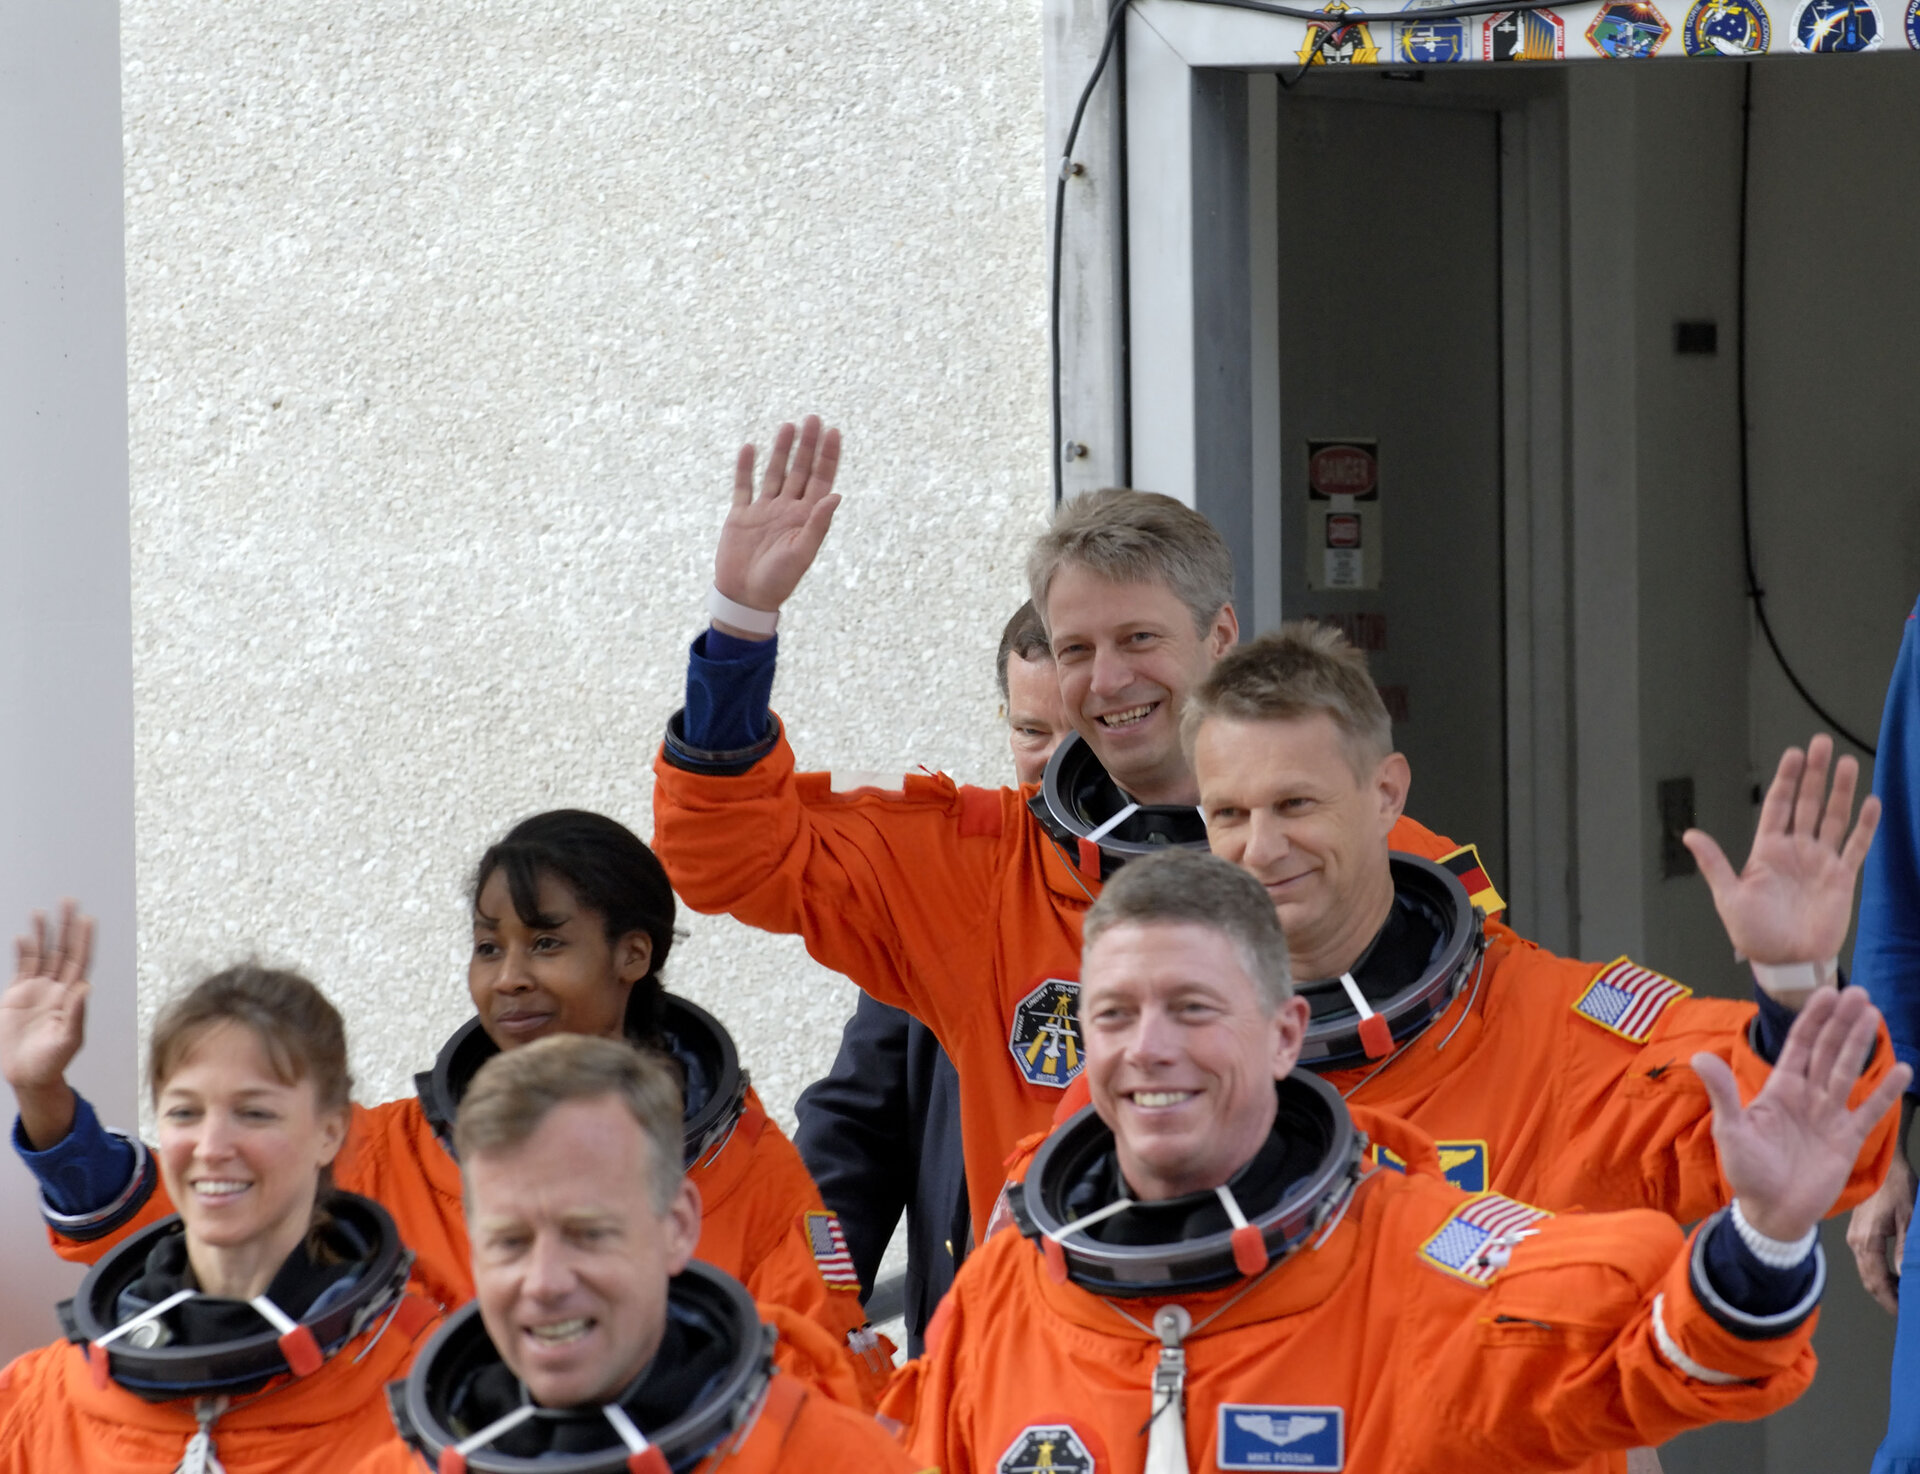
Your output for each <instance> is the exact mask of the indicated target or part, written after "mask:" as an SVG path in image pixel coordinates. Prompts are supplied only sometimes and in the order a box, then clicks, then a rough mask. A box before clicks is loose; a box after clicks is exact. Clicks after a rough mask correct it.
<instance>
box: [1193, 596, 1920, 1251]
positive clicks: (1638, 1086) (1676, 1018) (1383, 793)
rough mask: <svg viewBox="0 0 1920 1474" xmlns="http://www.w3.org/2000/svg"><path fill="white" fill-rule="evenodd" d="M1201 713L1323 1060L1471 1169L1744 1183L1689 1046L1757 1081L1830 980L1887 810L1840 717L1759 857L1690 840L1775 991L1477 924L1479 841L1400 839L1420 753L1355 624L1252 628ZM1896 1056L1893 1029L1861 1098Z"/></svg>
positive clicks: (1557, 1184) (1492, 1185)
mask: <svg viewBox="0 0 1920 1474" xmlns="http://www.w3.org/2000/svg"><path fill="white" fill-rule="evenodd" d="M1186 722H1187V735H1188V738H1189V741H1190V747H1191V752H1192V756H1193V763H1194V770H1195V773H1196V776H1197V778H1198V780H1199V784H1200V792H1201V806H1202V810H1203V812H1204V814H1205V816H1206V820H1207V828H1208V835H1209V838H1210V839H1211V841H1212V848H1213V852H1214V853H1215V854H1217V855H1220V856H1222V857H1223V858H1225V859H1228V860H1231V861H1233V862H1234V863H1236V864H1238V865H1240V866H1242V867H1243V868H1244V869H1246V870H1247V871H1248V872H1249V873H1251V874H1252V875H1253V876H1254V877H1255V878H1256V879H1258V880H1260V881H1261V882H1262V883H1263V884H1264V885H1265V886H1266V888H1267V891H1268V893H1269V894H1270V895H1272V897H1273V898H1274V904H1275V907H1276V908H1277V910H1278V912H1279V916H1280V921H1281V924H1282V925H1283V926H1284V927H1285V928H1286V932H1287V941H1288V945H1289V947H1290V948H1291V951H1292V967H1293V973H1294V976H1295V978H1296V979H1298V980H1299V981H1298V983H1297V986H1298V987H1299V989H1300V991H1301V994H1302V995H1303V996H1304V997H1305V998H1306V1000H1307V1002H1308V1003H1309V1005H1310V1006H1311V1008H1312V1015H1313V1016H1312V1023H1311V1025H1310V1026H1309V1028H1308V1031H1307V1036H1306V1040H1305V1043H1304V1046H1303V1055H1302V1061H1301V1062H1302V1063H1303V1064H1304V1065H1306V1066H1308V1067H1309V1068H1311V1069H1313V1070H1314V1071H1315V1072H1316V1073H1318V1074H1320V1075H1321V1076H1322V1077H1323V1078H1324V1079H1325V1080H1326V1081H1327V1082H1328V1083H1329V1084H1331V1085H1332V1086H1334V1088H1335V1089H1337V1090H1338V1091H1339V1092H1340V1094H1341V1095H1342V1096H1343V1097H1344V1098H1348V1099H1351V1100H1352V1101H1354V1102H1355V1103H1356V1104H1364V1105H1366V1106H1368V1107H1370V1108H1371V1109H1373V1110H1375V1111H1381V1112H1388V1113H1391V1114H1393V1115H1397V1116H1400V1117H1402V1118H1403V1119H1405V1120H1407V1121H1409V1122H1411V1123H1412V1124H1413V1125H1415V1126H1417V1127H1419V1128H1420V1129H1421V1130H1422V1131H1423V1132H1425V1133H1426V1134H1427V1135H1429V1136H1432V1137H1434V1138H1435V1139H1436V1140H1437V1142H1438V1144H1439V1150H1440V1156H1441V1162H1442V1165H1443V1167H1444V1168H1445V1170H1446V1171H1447V1174H1448V1176H1449V1177H1450V1178H1451V1179H1452V1180H1453V1181H1454V1183H1455V1185H1456V1186H1460V1187H1464V1188H1466V1189H1468V1190H1469V1191H1481V1190H1487V1189H1491V1190H1493V1191H1496V1192H1501V1193H1505V1194H1507V1195H1509V1196H1513V1197H1519V1198H1524V1199H1526V1200H1527V1201H1529V1202H1534V1203H1538V1204H1540V1205H1542V1206H1543V1207H1548V1208H1553V1209H1560V1208H1571V1207H1584V1208H1590V1209H1596V1210H1600V1209H1615V1208H1653V1209H1657V1210H1658V1211H1660V1212H1662V1213H1666V1214H1669V1215H1671V1216H1672V1217H1674V1218H1675V1219H1677V1220H1679V1221H1680V1222H1682V1223H1687V1222H1692V1221H1693V1220H1695V1219H1698V1218H1701V1217H1703V1216H1704V1215H1706V1214H1707V1213H1710V1212H1712V1211H1713V1210H1714V1209H1715V1208H1718V1207H1721V1206H1723V1205H1724V1204H1725V1203H1726V1202H1727V1201H1728V1184H1727V1181H1726V1178H1725V1176H1724V1175H1723V1174H1722V1172H1721V1171H1720V1167H1719V1163H1718V1161H1717V1158H1716V1154H1715V1151H1714V1146H1713V1139H1712V1132H1711V1115H1710V1111H1709V1102H1708V1097H1707V1094H1706V1091H1705V1089H1704V1088H1703V1086H1702V1082H1701V1080H1700V1077H1699V1076H1698V1074H1697V1073H1696V1072H1695V1071H1694V1070H1693V1068H1692V1067H1691V1065H1690V1064H1689V1060H1690V1059H1691V1058H1692V1057H1693V1056H1694V1055H1695V1054H1696V1053H1697V1052H1700V1051H1706V1052H1709V1053H1712V1054H1714V1055H1716V1056H1718V1057H1719V1058H1721V1059H1722V1060H1724V1061H1726V1062H1727V1063H1728V1064H1729V1065H1730V1066H1731V1068H1732V1070H1733V1074H1734V1077H1735V1078H1736V1080H1737V1081H1738V1082H1739V1086H1740V1090H1741V1093H1742V1095H1743V1096H1746V1097H1748V1098H1751V1097H1752V1096H1753V1095H1754V1094H1756V1093H1757V1092H1758V1091H1759V1089H1760V1087H1761V1086H1762V1085H1763V1084H1764V1083H1765V1080H1766V1078H1767V1074H1768V1071H1769V1069H1770V1063H1769V1062H1770V1061H1771V1060H1772V1059H1773V1058H1774V1057H1775V1056H1776V1055H1777V1054H1778V1052H1779V1049H1780V1047H1781V1043H1782V1041H1783V1039H1784V1037H1785V1035H1786V1032H1787V1029H1788V1027H1789V1026H1790V1025H1791V1022H1792V1017H1793V1013H1794V1011H1795V1010H1797V1009H1798V1008H1799V1007H1800V1006H1802V1005H1803V1004H1804V1002H1805V1001H1806V999H1807V998H1808V997H1810V996H1811V991H1810V990H1811V987H1812V985H1813V984H1815V983H1816V982H1818V983H1819V985H1820V986H1822V987H1825V988H1828V989H1829V990H1830V988H1831V984H1832V981H1833V978H1834V972H1835V969H1834V965H1833V962H1832V959H1833V958H1834V956H1835V954H1837V953H1838V951H1839V949H1840V943H1841V941H1842V940H1843V939H1844V938H1845V936H1846V931H1847V926H1848V924H1849V920H1850V916H1851V910H1852V901H1853V893H1854V887H1855V884H1856V882H1857V879H1858V876H1859V870H1860V864H1861V861H1862V860H1863V859H1864V857H1865V855H1866V850H1867V844H1868V842H1869V841H1870V840H1871V838H1872V836H1873V830H1874V825H1875V822H1876V820H1877V817H1878V805H1877V803H1876V801H1874V800H1873V799H1871V798H1869V799H1868V800H1867V802H1866V804H1864V805H1863V806H1862V809H1861V814H1860V819H1859V822H1858V824H1857V825H1855V826H1853V828H1852V832H1851V834H1849V833H1848V817H1849V814H1850V812H1851V808H1852V801H1853V792H1854V784H1855V780H1856V777H1857V765H1856V764H1855V763H1854V762H1853V760H1852V759H1851V758H1849V759H1846V760H1844V761H1843V762H1842V763H1841V764H1840V765H1839V767H1838V770H1837V772H1836V773H1835V775H1834V782H1833V788H1832V793H1831V796H1829V795H1828V791H1827V771H1828V762H1829V759H1830V756H1831V751H1832V747H1831V743H1829V742H1828V741H1827V740H1826V739H1824V738H1816V739H1815V741H1814V743H1813V744H1812V745H1811V751H1810V752H1809V754H1808V755H1807V756H1806V758H1805V760H1804V762H1803V761H1802V759H1801V755H1800V754H1799V753H1798V752H1793V751H1790V752H1789V753H1788V754H1787V756H1786V757H1785V758H1783V759H1782V762H1781V766H1780V771H1779V773H1778V774H1777V775H1776V777H1775V779H1774V783H1773V786H1772V789H1771V791H1770V793H1769V795H1768V797H1767V801H1766V804H1765V806H1764V807H1763V809H1762V812H1761V816H1760V821H1759V826H1758V829H1757V831H1756V833H1755V837H1754V845H1753V851H1752V855H1751V857H1750V858H1749V860H1748V863H1747V868H1746V871H1745V873H1744V874H1742V875H1740V876H1735V874H1734V873H1733V870H1732V868H1731V866H1730V865H1728V864H1727V862H1726V860H1725V858H1724V857H1723V856H1722V855H1721V852H1720V849H1719V847H1718V846H1717V845H1715V844H1714V842H1713V841H1712V840H1711V839H1709V838H1708V837H1707V836H1706V835H1704V834H1702V833H1700V832H1698V831H1694V832H1693V833H1691V834H1690V835H1689V836H1688V843H1689V845H1690V846H1691V847H1692V848H1693V850H1694V852H1695V854H1696V855H1697V856H1699V858H1700V861H1701V868H1702V870H1703V871H1704V872H1705V874H1706V876H1707V878H1708V880H1709V883H1710V884H1711V886H1712V889H1713V895H1714V902H1715V904H1716V906H1717V907H1718V909H1719V912H1720V916H1721V920H1722V922H1723V924H1724V925H1725V927H1726V930H1727V935H1728V938H1729V940H1730V941H1731V942H1732V944H1733V947H1734V949H1735V952H1736V955H1740V956H1744V957H1747V958H1749V959H1751V960H1752V961H1753V963H1754V971H1755V975H1756V979H1757V981H1758V983H1759V985H1760V986H1759V987H1758V989H1757V992H1758V998H1757V1003H1743V1002H1733V1001H1730V1000H1723V999H1707V998H1694V997H1692V996H1690V991H1689V990H1688V989H1687V988H1685V987H1684V986H1682V985H1681V984H1679V983H1676V982H1674V981H1673V980H1672V979H1670V978H1667V977H1664V976H1662V975H1661V974H1659V973H1656V972H1653V971H1651V970H1650V969H1647V968H1644V967H1640V966H1639V965H1637V964H1635V963H1633V962H1631V961H1629V960H1628V959H1627V958H1624V957H1622V958H1619V959H1617V960H1615V961H1614V962H1611V963H1607V964H1604V965H1600V966H1596V965H1595V964H1593V963H1590V962H1579V961H1575V960H1571V959H1565V958H1559V957H1555V956H1553V955H1552V954H1551V953H1549V952H1545V951H1543V950H1541V949H1540V948H1539V947H1536V946H1535V945H1534V944H1533V943H1531V942H1528V941H1526V940H1525V939H1524V938H1522V937H1519V936H1517V935H1515V934H1514V932H1513V931H1512V930H1510V929H1509V928H1508V927H1506V926H1504V925H1502V924H1500V923H1499V922H1497V921H1493V920H1486V921H1485V922H1484V925H1482V924H1480V921H1479V915H1480V913H1490V912H1496V911H1498V910H1499V909H1500V905H1501V903H1500V901H1499V898H1498V896H1497V895H1495V894H1494V892H1493V887H1492V885H1491V883H1490V882H1489V881H1488V880H1487V878H1486V876H1485V875H1484V873H1482V872H1481V871H1479V869H1478V864H1477V859H1476V858H1475V857H1474V855H1473V852H1472V851H1471V850H1468V851H1466V852H1464V853H1463V854H1462V855H1459V856H1456V857H1455V858H1454V859H1453V860H1452V861H1451V862H1448V863H1445V864H1441V865H1434V864H1431V863H1428V862H1426V861H1422V860H1419V859H1416V858H1414V857H1412V856H1409V855H1405V854H1391V853H1390V852H1391V851H1393V850H1395V849H1400V848H1403V847H1404V836H1405V835H1406V834H1407V833H1408V821H1406V820H1405V819H1404V818H1403V817H1402V815H1401V806H1402V805H1403V803H1404V802H1405V799H1406V794H1407V786H1408V781H1409V774H1408V769H1407V764H1406V759H1405V758H1404V757H1402V756H1400V755H1399V754H1397V753H1394V752H1393V749H1392V739H1391V728H1390V726H1389V723H1388V718H1387V713H1386V709H1385V707H1384V706H1383V705H1382V704H1381V701H1380V697H1379V694H1378V692H1377V691H1376V690H1375V689H1374V686H1373V682H1372V680H1371V678H1370V677H1369V676H1368V674H1367V670H1366V662H1365V657H1364V656H1362V655H1361V654H1360V653H1359V652H1358V651H1356V650H1354V649H1353V648H1352V646H1350V645H1348V644H1347V642H1346V641H1345V640H1344V639H1343V638H1342V637H1341V636H1340V635H1339V634H1338V633H1337V632H1336V631H1334V630H1332V629H1330V628H1327V627H1325V626H1318V625H1312V624H1299V625H1288V626H1286V627H1285V628H1283V629H1282V630H1280V631H1278V632H1275V633H1273V634H1269V635H1264V636H1262V637H1261V638H1259V639H1258V640H1255V641H1252V642H1251V643H1249V644H1247V645H1244V646H1242V647H1240V648H1239V649H1237V650H1235V651H1234V652H1233V653H1232V654H1230V655H1229V656H1227V657H1226V658H1225V659H1223V660H1222V661H1221V662H1220V663H1219V664H1218V665H1216V666H1215V667H1214V669H1213V670H1212V672H1211V673H1210V674H1209V676H1208V677H1207V679H1206V681H1205V682H1203V683H1202V685H1201V686H1200V688H1199V689H1198V690H1197V691H1196V693H1195V694H1194V696H1193V698H1192V700H1191V701H1190V703H1189V706H1188V711H1187V717H1186ZM1473 907H1477V908H1479V911H1478V912H1476V911H1474V910H1473V909H1471V908H1473ZM1796 964H1813V965H1812V966H1807V967H1796V966H1795V965H1796ZM1796 986H1800V987H1804V988H1806V989H1807V991H1799V992H1791V991H1789V989H1790V988H1793V987H1796ZM1892 1064H1893V1052H1892V1050H1891V1048H1890V1046H1889V1044H1888V1042H1887V1040H1886V1039H1885V1037H1884V1036H1882V1037H1880V1038H1878V1039H1877V1040H1876V1042H1875V1044H1874V1047H1873V1050H1872V1055H1871V1058H1870V1060H1869V1061H1868V1062H1867V1065H1866V1067H1865V1069H1864V1070H1863V1071H1862V1073H1861V1075H1860V1078H1859V1080H1858V1082H1857V1084H1856V1085H1855V1088H1854V1096H1855V1100H1856V1101H1858V1100H1860V1099H1863V1098H1865V1096H1866V1095H1867V1094H1868V1092H1870V1091H1872V1090H1874V1089H1876V1088H1877V1086H1878V1084H1879V1082H1880V1081H1881V1080H1883V1079H1884V1078H1885V1076H1886V1074H1887V1071H1888V1070H1889V1069H1891V1068H1892ZM1896 1125H1897V1121H1896V1119H1895V1118H1894V1117H1889V1118H1888V1119H1886V1120H1885V1121H1883V1122H1880V1123H1879V1124H1878V1125H1877V1126H1876V1127H1875V1129H1874V1131H1873V1132H1872V1133H1871V1134H1870V1135H1869V1136H1868V1138H1867V1141H1866V1143H1865V1146H1864V1148H1863V1150H1862V1152H1861V1155H1860V1158H1859V1160H1858V1161H1857V1162H1856V1163H1855V1167H1854V1171H1853V1173H1852V1175H1851V1177H1850V1178H1849V1180H1848V1181H1847V1183H1846V1186H1845V1188H1844V1189H1843V1191H1842V1192H1841V1194H1840V1197H1839V1200H1838V1202H1839V1206H1840V1207H1849V1206H1851V1205H1852V1204H1854V1203H1856V1202H1859V1201H1861V1200H1862V1199H1864V1198H1865V1197H1867V1196H1868V1195H1869V1194H1871V1193H1872V1192H1873V1190H1874V1188H1875V1187H1876V1186H1877V1185H1878V1183H1879V1181H1880V1179H1881V1178H1882V1177H1883V1176H1884V1175H1885V1173H1886V1169H1887V1162H1888V1159H1889V1157H1890V1155H1891V1153H1892V1151H1893V1149H1894V1135H1895V1128H1896ZM1389 1160H1390V1159H1389Z"/></svg>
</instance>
